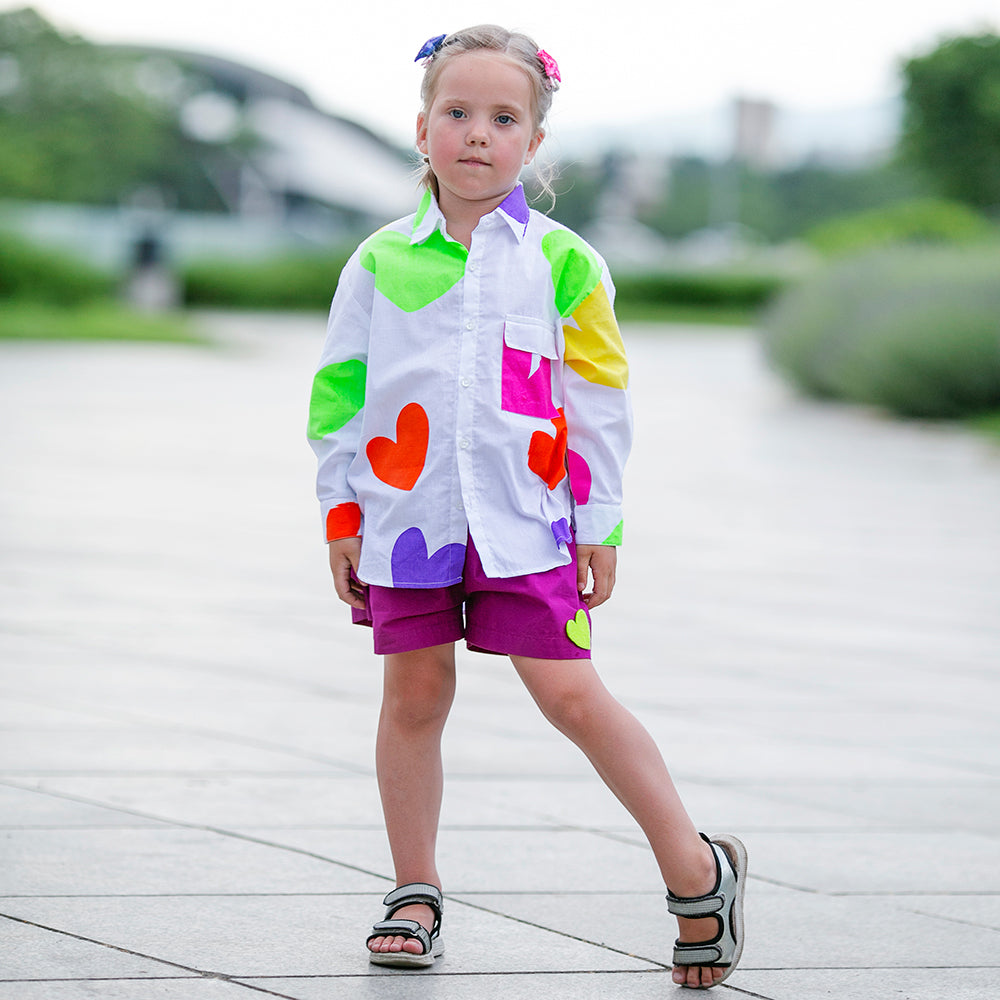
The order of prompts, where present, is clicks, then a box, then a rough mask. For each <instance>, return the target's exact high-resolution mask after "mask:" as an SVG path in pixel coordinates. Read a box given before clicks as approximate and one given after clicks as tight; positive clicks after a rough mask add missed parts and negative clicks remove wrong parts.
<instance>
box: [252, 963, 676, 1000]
mask: <svg viewBox="0 0 1000 1000" xmlns="http://www.w3.org/2000/svg"><path fill="white" fill-rule="evenodd" d="M242 981H243V982H247V983H252V984H254V985H256V986H260V987H262V988H264V989H269V990H275V991H277V992H280V993H282V994H283V995H286V996H292V997H295V998H296V1000H431V998H433V1000H529V998H531V1000H534V998H537V997H547V998H548V1000H662V998H663V997H664V995H667V996H669V995H670V992H671V991H672V989H673V984H672V983H670V982H669V978H668V973H667V972H666V971H665V970H653V971H646V970H643V971H641V972H587V973H573V972H570V973H558V974H547V973H532V974H530V975H523V974H519V973H514V974H511V975H502V976H496V975H493V976H491V975H489V974H464V975H457V976H456V975H449V974H448V973H447V972H444V971H435V970H434V969H431V970H429V971H425V972H419V973H417V974H416V975H414V974H413V973H412V972H403V973H397V974H394V975H379V976H366V977H364V978H348V977H337V978H325V977H315V978H307V979H247V980H242Z"/></svg>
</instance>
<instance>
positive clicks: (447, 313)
mask: <svg viewBox="0 0 1000 1000" xmlns="http://www.w3.org/2000/svg"><path fill="white" fill-rule="evenodd" d="M613 296H614V288H613V286H612V283H611V279H610V277H609V275H608V271H607V267H606V265H605V263H604V261H603V260H602V259H601V257H600V256H599V255H598V254H597V253H596V252H595V251H594V250H593V249H592V248H591V247H590V246H588V245H587V244H586V243H585V242H584V241H583V240H582V239H580V237H578V236H577V235H576V234H575V233H573V232H571V231H570V230H568V229H566V228H565V227H564V226H561V225H559V223H557V222H554V221H552V220H551V219H549V218H547V217H546V216H544V215H541V214H540V213H538V212H535V211H533V210H531V209H529V208H528V206H527V203H526V202H525V199H524V193H523V191H522V189H521V188H520V187H518V188H516V189H515V190H514V191H513V192H512V193H511V194H510V195H509V196H508V197H507V198H506V199H505V200H504V202H503V203H502V204H501V205H500V206H499V208H497V209H496V210H495V211H494V212H491V213H490V214H488V215H485V216H483V218H482V219H481V220H480V222H479V224H478V226H477V227H476V229H475V231H474V232H473V234H472V240H471V247H470V249H468V250H466V248H465V247H464V246H463V245H462V244H461V243H459V242H457V241H456V240H454V239H452V238H451V237H450V236H448V234H447V231H446V228H445V219H444V216H443V215H442V214H441V211H440V209H439V208H438V206H437V203H436V201H435V200H434V198H433V197H432V196H431V195H430V193H429V192H428V193H426V194H425V195H424V198H423V200H422V202H421V204H420V208H419V210H418V211H417V212H416V213H415V214H414V215H410V216H408V217H407V218H405V219H400V220H399V221H397V222H394V223H391V224H390V225H388V226H386V227H385V228H384V229H381V230H379V231H378V232H377V233H375V234H374V235H373V236H371V237H369V239H367V240H366V241H365V242H364V243H362V245H361V246H360V247H359V248H358V249H357V251H356V252H355V253H354V255H353V256H352V257H351V259H350V261H349V262H348V263H347V265H346V266H345V268H344V270H343V272H342V274H341V276H340V282H339V284H338V287H337V291H336V294H335V296H334V298H333V305H332V307H331V310H330V320H329V326H328V332H327V338H326V343H325V345H324V348H323V352H322V356H321V359H320V365H319V370H318V372H317V374H316V377H315V380H314V383H313V392H312V400H311V405H310V419H309V438H310V443H311V444H312V446H313V449H314V450H315V452H316V455H317V458H318V460H319V474H318V478H317V495H318V497H319V500H320V504H321V510H322V516H323V522H324V526H325V530H326V537H327V539H334V538H342V537H346V536H349V535H361V536H362V548H361V563H360V566H359V570H358V575H359V576H360V578H361V579H362V580H364V581H365V582H366V583H371V584H377V585H380V586H387V587H417V588H427V587H442V586H449V585H451V584H453V583H457V582H458V581H459V580H461V577H462V566H463V562H464V558H465V546H466V542H467V539H468V537H469V535H471V537H472V538H473V540H474V541H475V544H476V548H477V550H478V552H479V554H480V558H481V559H482V563H483V568H484V569H485V571H486V573H487V574H488V575H489V576H495V577H512V576H521V575H524V574H527V573H535V572H540V571H543V570H548V569H552V568H553V567H555V566H559V565H565V564H567V563H568V562H569V561H570V556H569V552H568V549H567V541H568V540H569V539H570V527H571V526H572V527H573V529H574V530H575V535H576V540H577V542H579V543H587V544H608V545H614V544H618V543H619V542H620V540H621V528H622V512H621V479H622V471H623V467H624V463H625V459H626V457H627V455H628V451H629V448H630V444H631V434H632V418H631V409H630V405H629V398H628V368H627V364H626V361H625V353H624V348H623V346H622V341H621V335H620V333H619V331H618V325H617V323H616V322H615V318H614V312H613V309H612V301H613Z"/></svg>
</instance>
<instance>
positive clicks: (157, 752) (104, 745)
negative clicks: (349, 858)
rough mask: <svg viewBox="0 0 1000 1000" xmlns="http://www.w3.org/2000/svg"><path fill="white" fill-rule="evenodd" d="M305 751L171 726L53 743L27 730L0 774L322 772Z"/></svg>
mask: <svg viewBox="0 0 1000 1000" xmlns="http://www.w3.org/2000/svg"><path fill="white" fill-rule="evenodd" d="M331 767H333V765H331V764H324V763H321V762H320V761H317V760H313V759H310V758H309V757H306V756H304V755H301V754H295V753H291V752H281V751H277V750H270V749H266V748H262V747H256V746H248V745H246V744H244V743H241V742H238V741H236V740H227V739H225V738H221V737H211V736H202V735H200V734H197V733H191V732H176V731H172V730H168V729H154V728H134V729H120V728H119V729H109V730H102V731H86V732H67V733H63V734H61V736H60V738H59V740H58V741H54V740H53V739H52V737H51V733H49V732H46V731H45V730H41V731H35V732H23V733H20V734H19V735H18V739H17V740H16V742H13V745H10V746H7V747H5V748H4V751H3V755H2V762H0V774H9V775H18V774H32V773H36V774H37V773H39V772H49V771H70V772H77V773H79V772H88V771H112V772H115V773H119V774H122V773H125V774H127V773H129V772H136V771H138V772H150V771H152V772H157V771H160V772H163V771H168V772H169V771H204V772H213V771H237V772H238V771H298V772H309V771H321V770H330V769H331Z"/></svg>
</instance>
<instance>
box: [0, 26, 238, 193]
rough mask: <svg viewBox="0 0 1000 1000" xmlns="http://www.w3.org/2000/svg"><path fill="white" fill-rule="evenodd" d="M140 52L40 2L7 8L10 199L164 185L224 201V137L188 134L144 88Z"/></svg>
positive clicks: (4, 167) (1, 188)
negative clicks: (58, 18) (69, 24)
mask: <svg viewBox="0 0 1000 1000" xmlns="http://www.w3.org/2000/svg"><path fill="white" fill-rule="evenodd" d="M137 69H138V62H137V59H136V57H135V56H131V55H127V54H123V53H115V52H112V51H109V50H107V49H102V48H100V47H98V46H95V45H91V44H89V43H87V42H85V41H83V40H81V39H79V38H75V37H67V36H63V35H61V34H60V33H59V32H58V31H56V29H55V28H53V27H52V26H51V25H50V24H48V23H47V22H46V21H45V20H44V19H43V18H42V17H41V16H39V15H38V14H37V13H36V12H35V11H33V10H31V9H23V10H15V11H9V12H6V13H0V198H25V199H35V200H45V201H75V202H86V203H91V204H105V205H114V204H119V203H120V202H122V201H123V200H128V199H129V198H130V197H132V196H133V195H134V194H135V193H136V192H137V191H142V190H148V189H150V188H152V189H155V190H156V191H157V192H158V193H159V196H160V197H162V198H163V199H164V200H165V201H166V202H167V204H169V205H170V206H171V207H177V208H191V209H203V210H223V209H225V207H226V205H225V202H224V200H223V198H222V196H221V195H220V192H219V190H218V187H217V185H216V183H214V181H213V179H212V178H213V176H214V175H217V174H218V172H219V171H220V169H222V168H223V166H224V165H225V161H226V159H227V158H230V159H231V156H230V153H229V151H228V150H227V149H226V148H225V146H224V145H223V144H219V143H214V144H209V143H203V142H199V141H198V140H196V139H194V138H192V137H191V136H190V135H188V134H186V133H185V131H184V129H183V128H182V127H181V124H180V120H179V115H178V111H177V107H176V105H175V104H172V103H170V102H168V101H166V100H163V99H160V98H157V97H156V96H155V95H153V94H150V93H148V92H146V91H144V90H143V89H142V88H140V87H139V86H138V85H137V83H136V80H137Z"/></svg>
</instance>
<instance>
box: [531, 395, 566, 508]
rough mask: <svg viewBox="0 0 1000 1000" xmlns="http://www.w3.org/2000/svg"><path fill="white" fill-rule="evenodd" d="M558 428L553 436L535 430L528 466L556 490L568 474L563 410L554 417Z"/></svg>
mask: <svg viewBox="0 0 1000 1000" xmlns="http://www.w3.org/2000/svg"><path fill="white" fill-rule="evenodd" d="M552 423H553V424H554V425H555V428H556V436H555V437H554V438H553V437H551V436H550V435H548V434H546V433H545V431H535V433H534V434H532V435H531V443H530V444H529V445H528V468H529V469H531V471H532V472H533V473H534V474H535V475H536V476H540V477H541V478H542V479H544V480H545V485H546V486H548V488H549V489H550V490H554V489H555V488H556V487H557V486H558V485H559V484H560V483H561V482H562V480H563V477H564V476H565V475H566V438H567V433H566V418H565V417H564V416H563V412H562V410H560V411H559V416H558V417H553V418H552Z"/></svg>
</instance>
